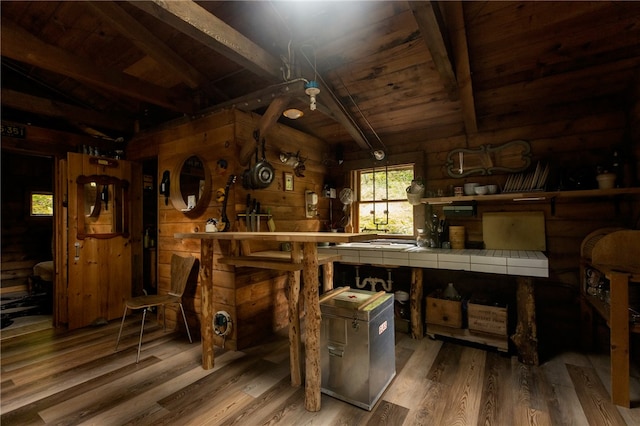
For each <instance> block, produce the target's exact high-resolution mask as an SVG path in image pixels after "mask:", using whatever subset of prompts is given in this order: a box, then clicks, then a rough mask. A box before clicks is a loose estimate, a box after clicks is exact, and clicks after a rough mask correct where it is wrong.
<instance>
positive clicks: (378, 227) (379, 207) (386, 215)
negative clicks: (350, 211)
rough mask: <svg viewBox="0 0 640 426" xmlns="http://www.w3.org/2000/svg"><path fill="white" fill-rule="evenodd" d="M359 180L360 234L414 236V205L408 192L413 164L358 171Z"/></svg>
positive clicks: (358, 209) (358, 210)
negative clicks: (409, 198)
mask: <svg viewBox="0 0 640 426" xmlns="http://www.w3.org/2000/svg"><path fill="white" fill-rule="evenodd" d="M356 179H357V183H358V188H359V191H358V201H357V210H356V212H357V213H358V225H357V226H358V228H359V231H360V232H376V233H380V232H385V233H387V234H398V235H413V206H412V205H411V204H409V203H408V202H407V193H406V188H407V186H409V184H410V183H411V180H412V179H413V165H401V166H389V167H381V168H375V169H365V170H358V171H357V172H356Z"/></svg>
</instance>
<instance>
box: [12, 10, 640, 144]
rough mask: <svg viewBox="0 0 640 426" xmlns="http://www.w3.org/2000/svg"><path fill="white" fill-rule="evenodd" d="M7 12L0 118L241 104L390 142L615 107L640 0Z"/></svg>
mask: <svg viewBox="0 0 640 426" xmlns="http://www.w3.org/2000/svg"><path fill="white" fill-rule="evenodd" d="M1 15H2V118H3V120H12V121H18V122H28V123H32V124H34V125H39V126H42V127H52V128H57V129H64V130H68V131H73V132H79V133H88V134H92V135H98V136H101V137H104V138H107V139H109V138H111V139H116V138H120V137H122V138H124V139H125V140H128V139H130V138H131V137H132V135H133V134H134V133H135V132H136V131H140V130H142V131H144V130H146V129H151V128H154V127H156V126H159V125H162V124H163V123H166V122H168V121H171V120H174V119H177V118H184V117H198V116H201V115H203V114H206V113H208V112H211V111H215V110H217V109H219V108H222V107H230V106H235V107H236V108H239V109H243V110H247V111H255V112H257V113H260V114H266V113H270V114H274V117H279V121H280V122H281V123H284V124H287V125H289V126H291V127H295V128H298V129H300V130H302V131H305V132H307V133H309V134H312V135H315V136H318V137H320V138H321V139H323V140H326V141H327V143H330V144H336V143H341V144H343V145H344V146H345V147H346V149H349V150H369V149H378V148H388V149H391V150H393V149H394V146H397V145H398V144H401V143H402V140H403V139H404V138H409V139H413V140H415V139H416V138H422V139H424V140H425V141H428V140H431V139H437V138H446V137H451V136H459V135H464V134H465V133H466V134H475V133H478V132H484V131H492V130H495V129H500V128H503V127H505V126H513V125H536V124H539V123H544V122H545V121H547V120H548V119H549V117H550V116H555V117H557V116H572V115H573V116H579V115H580V114H585V113H586V112H588V111H594V110H595V111H598V110H603V109H607V108H620V107H621V105H622V106H624V105H628V104H629V102H630V99H629V94H630V93H633V91H632V90H631V88H632V87H633V85H634V84H635V85H637V84H638V67H639V65H640V2H605V1H596V2H502V1H500V2H487V1H482V2H480V1H478V2H457V1H447V2H441V3H436V2H425V1H419V2H405V1H358V2H348V1H328V2H327V1H325V2H308V1H297V2H295V1H294V2H279V1H255V2H251V1H225V2H209V1H202V2H200V1H198V2H192V1H188V0H187V1H184V0H183V1H177V2H166V1H160V0H158V1H150V2H142V1H130V2H107V1H99V2H70V1H61V2H56V1H46V2H44V1H37V2H27V1H2V2H1ZM306 81H316V82H317V83H318V86H319V89H320V93H319V94H318V96H317V109H316V110H315V111H311V110H310V102H309V96H307V95H306V94H305V92H304V90H305V84H306V83H305V82H306ZM274 100H277V102H274ZM269 105H272V107H271V109H270V110H269V109H268V106H269ZM285 107H296V108H299V109H300V110H302V111H303V112H304V116H303V117H301V118H299V119H298V120H290V119H287V118H285V117H282V116H281V115H280V112H281V111H282V109H284V108H285Z"/></svg>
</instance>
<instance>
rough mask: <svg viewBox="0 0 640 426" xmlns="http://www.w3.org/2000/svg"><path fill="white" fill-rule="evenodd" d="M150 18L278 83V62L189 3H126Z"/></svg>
mask: <svg viewBox="0 0 640 426" xmlns="http://www.w3.org/2000/svg"><path fill="white" fill-rule="evenodd" d="M130 4H131V5H133V6H135V7H137V8H139V9H141V10H144V11H145V12H147V13H148V14H150V15H151V16H154V17H156V18H157V19H159V20H160V21H162V22H164V23H166V24H167V25H170V26H171V27H173V28H175V29H176V30H178V31H180V32H182V33H184V34H186V35H188V36H189V37H191V38H193V39H194V40H196V41H198V42H200V43H202V44H203V45H205V46H207V47H209V48H210V49H212V50H215V51H216V52H218V53H220V54H221V55H223V56H225V57H227V58H229V59H231V60H232V61H234V62H235V63H237V64H240V65H241V66H243V67H244V68H247V69H249V70H250V71H251V72H253V73H255V74H257V75H260V76H262V77H265V78H268V79H270V80H274V79H275V80H276V81H281V80H282V70H281V67H282V64H281V62H280V60H279V59H277V58H275V57H273V56H272V55H271V54H270V53H269V52H267V51H265V50H263V49H262V48H261V47H260V46H258V45H257V44H255V43H254V42H252V41H251V40H249V39H248V38H246V37H245V36H243V35H242V34H240V33H239V32H238V31H236V30H235V29H233V28H232V27H230V26H229V25H227V24H226V23H225V22H223V21H222V20H221V19H218V18H217V17H216V16H214V15H212V14H211V13H209V12H208V11H207V10H206V9H204V8H203V7H202V6H199V5H198V4H196V3H195V2H193V1H162V0H154V1H137V0H133V1H130Z"/></svg>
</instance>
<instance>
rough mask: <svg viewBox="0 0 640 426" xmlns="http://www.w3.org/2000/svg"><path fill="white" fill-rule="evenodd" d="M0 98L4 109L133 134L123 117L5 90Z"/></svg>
mask: <svg viewBox="0 0 640 426" xmlns="http://www.w3.org/2000/svg"><path fill="white" fill-rule="evenodd" d="M1 96H2V105H3V106H5V107H11V108H15V109H18V110H21V111H29V112H31V113H35V114H42V115H45V116H47V117H55V118H61V119H64V120H67V121H70V122H74V123H83V124H86V125H90V126H97V127H101V128H106V129H112V130H118V131H121V132H126V133H127V134H130V133H133V122H132V121H131V120H129V119H125V118H124V117H111V116H108V115H106V114H102V113H99V112H96V111H91V110H87V109H85V108H80V107H77V106H74V105H69V104H65V103H62V102H56V101H53V100H51V99H46V98H40V97H37V96H32V95H29V94H26V93H20V92H16V91H14V90H10V89H5V88H3V89H2V94H1Z"/></svg>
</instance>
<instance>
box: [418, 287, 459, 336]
mask: <svg viewBox="0 0 640 426" xmlns="http://www.w3.org/2000/svg"><path fill="white" fill-rule="evenodd" d="M426 318H427V324H435V325H444V326H446V327H454V328H462V302H460V301H459V300H449V299H440V298H438V297H436V294H435V293H432V294H430V295H429V296H427V306H426Z"/></svg>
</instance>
